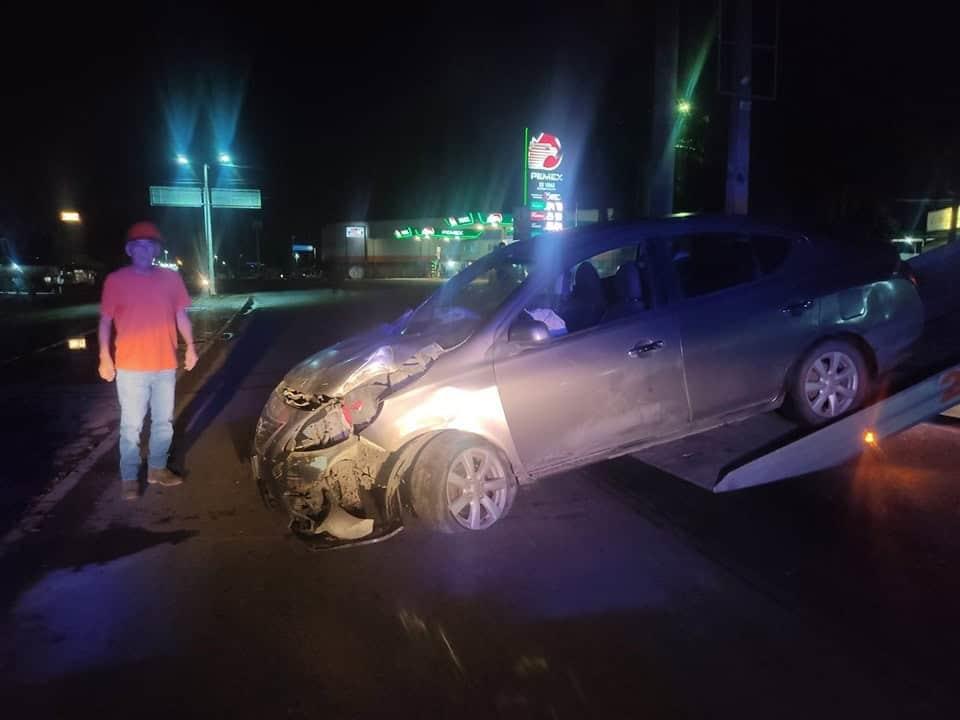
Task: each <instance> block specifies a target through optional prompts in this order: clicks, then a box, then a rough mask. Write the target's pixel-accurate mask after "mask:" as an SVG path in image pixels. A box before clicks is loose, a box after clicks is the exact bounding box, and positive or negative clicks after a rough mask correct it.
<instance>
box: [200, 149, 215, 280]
mask: <svg viewBox="0 0 960 720" xmlns="http://www.w3.org/2000/svg"><path fill="white" fill-rule="evenodd" d="M209 172H210V165H209V164H208V163H204V164H203V234H204V236H205V239H206V241H207V272H208V274H209V275H208V278H207V279H208V280H209V283H210V295H216V294H217V276H216V268H215V267H214V263H213V209H212V207H211V205H210V179H209V177H208V176H209Z"/></svg>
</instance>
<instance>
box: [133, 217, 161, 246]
mask: <svg viewBox="0 0 960 720" xmlns="http://www.w3.org/2000/svg"><path fill="white" fill-rule="evenodd" d="M131 240H153V241H154V242H158V243H162V242H163V235H161V234H160V228H158V227H157V226H156V225H154V224H153V223H152V222H147V221H146V220H144V221H141V222H137V223H134V224H133V225H131V226H130V229H129V230H127V242H130V241H131Z"/></svg>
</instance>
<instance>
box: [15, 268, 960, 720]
mask: <svg viewBox="0 0 960 720" xmlns="http://www.w3.org/2000/svg"><path fill="white" fill-rule="evenodd" d="M426 289H428V288H427V287H425V286H422V285H420V286H418V285H416V284H399V285H395V286H391V285H387V284H384V285H382V286H379V287H376V286H375V287H370V288H366V289H362V290H348V291H333V290H322V291H313V292H305V293H287V294H282V293H278V294H265V295H258V296H257V299H256V300H257V309H256V310H255V311H254V312H253V313H252V314H251V315H249V316H248V317H247V319H246V320H245V321H244V324H243V327H242V332H239V334H238V335H237V336H236V337H235V338H234V339H233V341H231V342H230V343H225V344H224V347H223V350H224V352H223V353H222V355H221V356H218V357H216V358H211V360H210V362H209V364H208V367H206V368H205V369H204V371H203V373H202V374H201V375H198V376H196V378H194V379H193V380H192V381H191V382H190V383H186V384H184V385H183V387H182V388H181V390H182V397H181V405H182V407H183V412H182V414H181V416H180V420H179V422H178V430H179V434H178V444H179V445H178V452H180V453H183V454H184V455H185V465H186V468H187V469H188V475H187V482H186V483H185V484H184V485H183V486H182V487H178V488H170V489H160V490H158V489H156V488H154V487H149V488H147V489H146V490H145V491H144V495H143V497H141V499H140V500H139V501H138V502H137V503H135V504H128V503H127V504H125V503H122V502H121V501H120V499H119V487H118V484H117V482H116V474H115V462H116V458H115V456H114V455H113V454H109V455H108V456H107V457H105V458H104V459H103V461H101V462H100V463H98V464H97V465H96V466H95V467H94V468H93V470H92V471H91V472H90V473H89V475H88V476H87V477H85V478H84V480H83V481H82V482H81V483H78V485H77V486H76V488H75V489H74V490H73V491H71V492H70V493H69V494H67V496H66V497H65V498H64V499H63V501H62V502H61V503H60V504H59V505H57V506H56V508H55V509H54V512H53V513H52V514H51V515H50V516H49V517H48V518H46V519H45V521H44V522H43V523H42V524H41V525H40V526H39V527H38V528H36V532H34V533H31V534H30V535H29V536H28V537H27V538H26V539H24V540H23V541H22V542H20V543H19V544H18V545H16V546H14V547H9V548H6V554H5V555H4V556H3V557H2V559H0V576H2V577H3V578H4V582H3V584H2V586H0V607H2V608H3V619H2V622H0V703H2V704H0V707H2V708H4V714H5V715H8V716H10V717H63V716H66V715H68V714H75V713H76V712H78V711H79V710H82V711H83V712H84V714H91V715H92V714H94V713H100V714H101V715H102V716H105V717H113V716H121V715H123V716H136V717H143V716H146V717H154V716H155V717H171V716H172V715H173V714H176V715H185V716H195V715H201V714H203V715H212V716H215V717H234V718H255V717H256V718H260V717H297V718H299V717H303V718H307V717H310V718H315V717H327V718H354V717H398V716H400V717H429V718H434V717H457V718H473V717H477V718H481V717H482V718H491V717H494V718H584V717H603V718H612V717H616V718H620V717H623V718H651V717H652V718H660V717H669V718H673V717H690V718H700V717H741V718H742V717H756V718H770V717H776V718H778V719H779V718H803V719H804V720H809V718H811V717H817V716H824V717H838V716H847V717H871V718H903V717H911V718H915V717H930V718H945V717H956V716H957V713H958V709H960V707H958V706H960V697H958V693H957V691H956V690H954V684H955V677H956V674H957V670H958V661H957V658H958V657H960V631H958V630H957V623H956V622H955V612H956V610H955V609H956V607H957V605H958V601H960V587H958V585H960V580H958V578H960V540H958V534H957V533H956V532H955V528H956V525H957V517H958V513H960V484H958V483H957V480H960V471H958V469H957V465H958V463H957V460H958V458H960V453H958V448H960V431H958V428H957V426H956V425H952V424H946V423H942V424H927V425H923V426H920V427H918V428H916V429H914V430H912V431H910V432H909V433H906V434H904V435H902V436H900V437H899V438H896V439H894V440H891V441H889V442H887V443H885V444H884V446H883V449H882V452H883V454H882V455H874V456H870V457H864V458H862V459H861V460H860V461H858V462H857V463H854V464H852V465H851V466H850V467H848V468H843V469H840V470H837V471H834V472H831V473H827V474H823V475H821V476H817V477H813V478H805V479H802V480H794V481H790V482H786V483H780V484H776V485H773V486H767V487H763V488H759V489H756V490H750V491H744V492H740V493H736V494H731V495H727V496H713V495H710V494H709V493H707V492H705V491H703V490H701V489H699V488H697V487H693V486H690V485H687V484H685V483H683V482H680V481H678V480H677V479H675V478H671V477H668V476H665V475H664V474H663V473H661V472H659V471H655V470H653V469H651V468H649V467H648V466H645V465H643V464H641V463H640V462H638V461H636V460H633V459H631V458H624V459H620V460H616V461H612V462H607V463H602V464H599V465H596V466H593V467H591V468H588V469H585V470H580V471H577V472H572V473H567V474H565V475H561V476H558V477H554V478H550V479H547V480H544V481H543V482H541V483H538V484H536V485H533V486H530V487H526V488H524V489H523V491H522V492H521V493H520V496H519V497H518V499H517V502H516V505H515V506H514V509H513V511H512V513H511V515H510V516H508V517H507V518H505V519H504V520H503V521H502V522H501V523H499V524H498V525H496V526H494V527H493V528H491V529H490V530H488V531H486V532H483V533H478V534H471V535H460V536H437V535H431V534H429V533H427V532H425V531H423V530H422V529H420V528H418V527H416V526H413V527H409V528H407V529H406V530H405V531H404V532H403V533H401V534H399V535H397V536H395V537H394V538H391V539H389V540H387V541H384V542H382V543H378V544H375V545H369V546H363V547H356V548H349V549H343V550H337V551H328V552H313V551H311V550H309V549H308V548H307V547H306V546H304V545H303V544H302V543H300V542H299V541H297V540H296V539H294V538H292V537H291V536H290V535H289V533H288V532H287V530H286V527H285V525H284V522H283V519H282V518H281V517H279V516H278V515H276V514H273V513H271V512H268V511H267V510H266V509H264V507H263V506H262V504H261V503H260V500H259V497H258V495H257V492H256V489H255V488H254V486H253V484H252V483H251V481H250V479H249V475H248V467H247V464H246V457H247V454H248V450H249V443H250V438H251V434H252V430H253V426H254V423H255V421H256V417H257V415H258V414H259V411H260V408H261V406H262V404H263V402H264V400H265V398H266V396H267V394H268V393H269V391H270V389H271V388H272V387H274V386H275V385H276V383H277V382H278V381H279V379H280V377H281V376H282V374H283V373H284V372H285V371H286V370H287V369H288V368H289V367H290V366H291V365H293V364H294V363H295V362H297V361H299V360H300V359H302V358H303V357H304V356H305V355H307V354H309V353H310V352H312V351H313V350H316V349H319V348H320V347H322V346H324V345H327V344H329V343H331V342H333V341H335V340H337V339H339V338H340V337H342V336H343V335H344V334H346V333H347V332H351V331H354V330H358V329H362V328H364V327H368V326H370V325H372V324H374V323H376V322H379V321H383V320H388V319H392V318H393V317H395V316H396V315H399V313H400V312H401V311H402V309H403V306H405V305H407V304H409V303H410V302H411V301H412V300H413V298H414V297H416V296H417V295H418V294H422V292H424V291H425V290H426Z"/></svg>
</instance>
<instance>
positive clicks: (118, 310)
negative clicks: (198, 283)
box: [100, 267, 190, 371]
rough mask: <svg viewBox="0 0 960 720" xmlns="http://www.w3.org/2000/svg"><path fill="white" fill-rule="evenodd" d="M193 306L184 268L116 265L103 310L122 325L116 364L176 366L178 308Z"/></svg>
mask: <svg viewBox="0 0 960 720" xmlns="http://www.w3.org/2000/svg"><path fill="white" fill-rule="evenodd" d="M189 306H190V296H189V295H188V294H187V288H186V287H185V286H184V284H183V278H181V277H180V273H178V272H176V271H174V270H167V269H166V268H157V267H155V268H152V269H151V270H150V272H149V273H147V274H144V275H141V274H140V273H138V272H137V271H136V270H134V269H133V268H132V267H125V268H122V269H120V270H116V271H114V272H112V273H110V274H109V275H107V279H106V280H105V281H104V283H103V296H102V297H101V299H100V314H101V315H103V316H104V317H111V318H113V324H114V325H115V326H116V329H117V341H116V344H117V357H116V361H115V365H116V366H117V367H118V368H120V369H121V370H146V371H155V370H174V369H176V367H177V319H176V314H177V311H179V310H183V309H184V308H187V307H189Z"/></svg>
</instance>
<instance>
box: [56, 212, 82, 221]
mask: <svg viewBox="0 0 960 720" xmlns="http://www.w3.org/2000/svg"><path fill="white" fill-rule="evenodd" d="M60 222H65V223H79V222H80V213H78V212H77V211H76V210H61V211H60Z"/></svg>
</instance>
